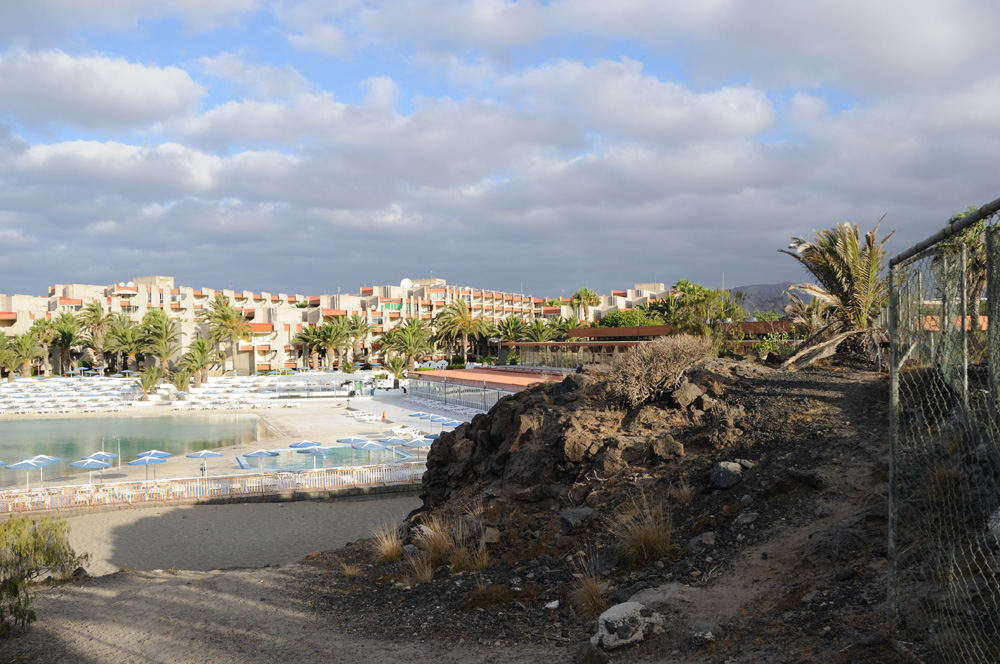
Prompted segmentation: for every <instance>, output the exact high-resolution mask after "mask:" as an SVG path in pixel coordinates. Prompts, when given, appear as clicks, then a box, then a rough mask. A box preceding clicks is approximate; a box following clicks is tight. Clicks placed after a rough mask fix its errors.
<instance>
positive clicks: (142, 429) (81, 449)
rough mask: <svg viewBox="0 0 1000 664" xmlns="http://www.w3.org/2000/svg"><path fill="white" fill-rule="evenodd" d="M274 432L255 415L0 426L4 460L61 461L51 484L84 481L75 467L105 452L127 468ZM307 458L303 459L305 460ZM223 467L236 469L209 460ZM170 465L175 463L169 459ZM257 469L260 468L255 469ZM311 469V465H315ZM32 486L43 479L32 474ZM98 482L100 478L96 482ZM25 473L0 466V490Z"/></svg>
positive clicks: (110, 475) (109, 475)
mask: <svg viewBox="0 0 1000 664" xmlns="http://www.w3.org/2000/svg"><path fill="white" fill-rule="evenodd" d="M270 437H272V433H271V431H270V430H269V428H268V427H267V425H266V424H264V423H263V422H262V421H261V420H260V419H259V418H258V417H256V416H255V415H236V414H227V415H222V414H220V415H192V414H185V415H183V416H171V415H164V416H162V417H107V418H102V417H96V418H90V417H88V418H72V417H70V418H51V419H33V420H18V419H8V420H4V421H0V461H3V462H4V463H5V464H11V463H16V462H18V461H21V460H22V459H27V458H28V457H33V456H35V455H36V454H46V455H48V456H54V457H58V458H59V459H60V461H58V462H56V463H53V464H51V465H49V466H46V467H45V470H44V477H45V481H46V483H49V481H50V480H54V479H57V478H60V477H65V476H69V475H73V476H77V477H78V476H79V475H80V474H81V473H86V472H87V471H85V470H83V471H81V470H80V469H78V468H73V467H72V466H70V465H69V464H70V462H72V461H78V460H79V459H80V458H81V457H84V456H87V455H88V454H93V453H94V452H97V451H99V450H101V449H103V450H104V451H106V452H111V453H112V454H119V450H121V452H120V453H121V462H122V465H124V464H125V463H126V462H128V461H132V460H133V459H135V458H136V455H137V454H138V453H139V452H144V451H146V450H150V449H158V450H163V451H164V452H170V453H171V454H173V455H174V456H180V455H184V454H188V453H190V452H197V451H198V450H201V449H214V448H216V447H227V446H229V445H239V444H242V443H248V442H254V441H263V440H266V439H267V438H270ZM300 456H303V455H300ZM213 461H214V462H215V463H216V465H218V466H219V467H220V468H221V466H222V465H223V464H229V465H232V463H233V462H232V460H229V461H227V460H226V459H224V458H218V459H209V464H210V465H211V464H212V463H213ZM111 463H112V466H111V467H110V468H108V469H107V470H105V471H104V478H105V480H106V481H114V479H115V478H114V475H115V472H114V471H115V470H116V467H117V465H118V460H117V459H112V460H111ZM167 463H170V461H169V459H168V460H167ZM255 465H256V464H255ZM310 467H311V466H310ZM31 478H32V479H31V483H32V485H34V484H35V482H36V481H37V478H38V473H37V472H36V471H31ZM95 479H96V478H95ZM24 480H25V471H23V470H9V469H7V468H6V466H0V486H5V485H6V486H9V485H17V484H20V485H21V486H22V487H23V486H24Z"/></svg>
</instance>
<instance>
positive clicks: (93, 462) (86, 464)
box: [69, 457, 111, 484]
mask: <svg viewBox="0 0 1000 664" xmlns="http://www.w3.org/2000/svg"><path fill="white" fill-rule="evenodd" d="M69 465H71V466H73V467H74V468H84V469H86V470H87V471H89V476H90V479H89V480H88V483H89V484H93V483H94V469H95V468H97V469H98V470H103V469H105V468H107V467H108V466H110V465H111V464H110V463H108V462H107V461H100V460H98V459H88V458H87V457H84V458H82V459H80V460H79V461H74V462H72V463H71V464H69Z"/></svg>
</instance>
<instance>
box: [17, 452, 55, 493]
mask: <svg viewBox="0 0 1000 664" xmlns="http://www.w3.org/2000/svg"><path fill="white" fill-rule="evenodd" d="M47 465H49V462H48V461H42V460H40V459H24V460H23V461H18V462H17V463H12V464H10V465H9V466H7V467H8V468H10V469H11V470H24V471H26V472H25V473H24V484H25V488H27V489H30V488H31V484H30V483H29V473H31V469H32V468H38V480H39V482H41V479H42V468H44V467H45V466H47Z"/></svg>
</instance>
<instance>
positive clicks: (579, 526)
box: [559, 507, 596, 535]
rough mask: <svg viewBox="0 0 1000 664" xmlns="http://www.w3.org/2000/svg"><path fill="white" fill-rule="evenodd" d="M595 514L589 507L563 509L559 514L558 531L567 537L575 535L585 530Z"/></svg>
mask: <svg viewBox="0 0 1000 664" xmlns="http://www.w3.org/2000/svg"><path fill="white" fill-rule="evenodd" d="M595 514H596V513H595V512H594V510H593V509H591V508H589V507H575V508H569V509H564V510H563V511H562V512H560V513H559V526H560V530H561V531H562V532H563V533H565V534H567V535H576V534H579V533H582V532H583V531H584V530H586V529H587V526H588V525H589V524H590V522H591V521H593V520H594V515H595Z"/></svg>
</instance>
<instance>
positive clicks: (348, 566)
mask: <svg viewBox="0 0 1000 664" xmlns="http://www.w3.org/2000/svg"><path fill="white" fill-rule="evenodd" d="M340 569H341V572H342V573H343V575H344V578H345V579H356V578H358V577H359V576H361V565H358V564H356V563H344V562H342V563H340Z"/></svg>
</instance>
